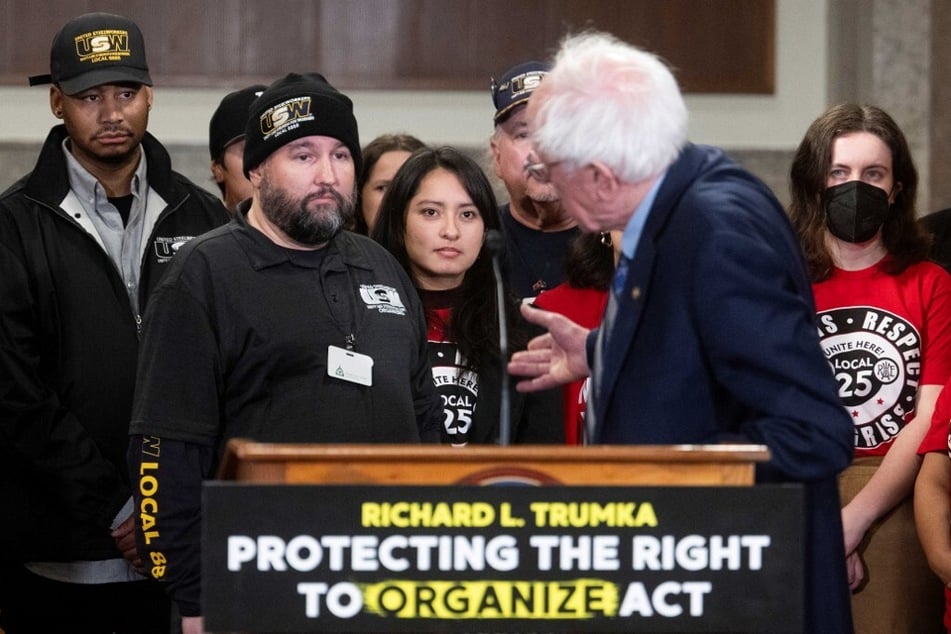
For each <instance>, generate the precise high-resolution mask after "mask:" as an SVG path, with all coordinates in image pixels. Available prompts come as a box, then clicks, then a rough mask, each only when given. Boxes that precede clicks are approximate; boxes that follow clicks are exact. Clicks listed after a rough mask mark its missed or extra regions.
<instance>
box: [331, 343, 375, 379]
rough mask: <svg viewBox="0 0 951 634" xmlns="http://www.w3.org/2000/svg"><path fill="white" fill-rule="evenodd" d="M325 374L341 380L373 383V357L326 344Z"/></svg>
mask: <svg viewBox="0 0 951 634" xmlns="http://www.w3.org/2000/svg"><path fill="white" fill-rule="evenodd" d="M327 375H328V376H332V377H333V378H335V379H340V380H341V381H349V382H350V383H359V384H360V385H369V386H372V385H373V358H372V357H368V356H367V355H365V354H360V353H359V352H354V351H353V350H347V349H346V348H338V347H337V346H327Z"/></svg>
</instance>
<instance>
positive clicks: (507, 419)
mask: <svg viewBox="0 0 951 634" xmlns="http://www.w3.org/2000/svg"><path fill="white" fill-rule="evenodd" d="M485 250H486V251H488V252H489V254H490V255H491V256H492V271H493V272H494V273H495V305H496V308H497V310H498V314H499V354H500V355H501V356H502V398H501V402H500V403H499V444H500V445H502V446H503V447H505V446H507V445H509V444H510V443H511V440H512V419H511V415H510V413H509V372H508V368H507V366H506V362H507V361H508V356H509V337H508V328H506V324H505V287H504V286H503V284H502V265H501V259H502V258H501V256H502V254H503V253H504V252H505V238H504V237H503V236H502V233H501V232H500V231H498V230H496V229H489V230H488V231H486V232H485Z"/></svg>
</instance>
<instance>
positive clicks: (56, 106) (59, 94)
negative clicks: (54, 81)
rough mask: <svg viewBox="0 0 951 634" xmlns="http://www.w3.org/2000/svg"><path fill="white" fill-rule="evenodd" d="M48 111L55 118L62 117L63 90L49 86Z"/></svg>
mask: <svg viewBox="0 0 951 634" xmlns="http://www.w3.org/2000/svg"><path fill="white" fill-rule="evenodd" d="M50 111H51V112H52V113H53V116H54V117H56V118H57V119H62V118H63V91H62V90H60V89H59V88H57V87H56V86H50Z"/></svg>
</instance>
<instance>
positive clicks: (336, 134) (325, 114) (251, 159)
mask: <svg viewBox="0 0 951 634" xmlns="http://www.w3.org/2000/svg"><path fill="white" fill-rule="evenodd" d="M314 135H317V136H329V137H333V138H335V139H339V140H340V141H341V142H342V143H343V144H344V145H346V146H347V148H348V149H349V150H350V154H351V155H352V156H353V165H354V169H355V171H354V173H355V174H359V173H360V165H361V163H362V158H361V155H360V135H359V133H358V131H357V120H356V119H355V118H354V116H353V102H352V101H350V98H349V97H347V96H346V95H344V94H342V93H340V92H338V91H337V89H336V88H334V87H333V86H331V85H330V84H329V83H327V80H326V79H324V78H323V76H322V75H319V74H318V73H309V74H306V75H302V74H298V73H290V74H288V75H287V76H285V77H282V78H281V79H278V80H277V81H275V82H274V83H273V84H271V85H270V86H268V87H267V90H265V91H264V92H263V93H261V96H260V97H258V98H257V99H255V100H254V102H252V104H251V109H250V111H249V118H248V125H247V128H246V129H245V137H244V175H245V176H247V175H248V173H249V172H250V171H251V170H252V169H254V168H255V167H257V166H258V165H260V164H261V163H262V162H263V161H264V159H266V158H267V157H268V156H270V155H271V154H272V153H273V152H274V151H275V150H277V149H278V148H280V147H282V146H284V145H287V144H288V143H290V142H291V141H293V140H295V139H299V138H301V137H305V136H314Z"/></svg>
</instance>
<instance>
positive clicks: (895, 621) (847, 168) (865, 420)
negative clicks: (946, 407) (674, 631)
mask: <svg viewBox="0 0 951 634" xmlns="http://www.w3.org/2000/svg"><path fill="white" fill-rule="evenodd" d="M790 182H791V193H792V203H791V206H790V217H791V219H792V222H793V225H794V226H795V227H796V229H797V231H798V232H799V235H800V239H801V241H802V245H803V250H804V253H805V256H806V262H807V265H808V267H809V273H810V275H811V277H812V281H813V293H814V295H815V302H816V310H817V313H818V314H817V327H818V329H819V336H820V340H821V344H822V348H823V351H824V352H825V354H826V358H827V359H828V361H829V364H830V366H831V368H832V370H833V373H834V374H835V377H836V380H837V381H838V383H839V396H840V397H841V398H842V402H843V406H845V407H846V409H847V410H848V411H849V413H850V415H851V416H852V420H853V421H854V422H855V460H854V461H853V464H852V466H850V467H849V468H848V469H847V470H846V471H845V472H843V474H842V476H841V478H840V492H841V494H842V501H843V503H844V504H845V506H844V508H843V509H842V524H843V529H844V535H845V551H846V554H847V565H848V570H849V583H850V587H851V588H852V590H853V598H852V613H853V618H854V620H855V627H856V631H873V630H874V631H888V632H921V631H927V630H928V629H929V626H930V627H931V628H933V627H934V625H935V623H936V620H937V617H936V615H935V614H934V610H933V609H932V608H933V607H934V604H935V603H938V602H936V601H932V599H933V598H934V597H936V596H937V595H936V593H935V592H934V590H935V588H936V584H935V583H934V577H933V575H931V573H930V571H928V569H927V565H926V563H925V561H924V557H923V554H922V552H921V548H920V546H919V544H918V541H917V539H916V534H915V527H914V518H913V512H912V507H911V493H912V488H913V485H914V480H915V476H916V475H917V473H918V468H919V466H920V464H921V459H920V458H919V457H918V455H917V450H918V446H919V445H920V444H921V440H922V438H923V437H924V435H925V433H926V431H927V429H928V426H929V423H930V421H931V415H932V412H933V411H934V406H935V400H936V399H937V396H938V393H939V392H940V390H941V387H942V386H943V385H944V383H945V381H946V380H947V379H948V377H949V376H951V276H949V275H948V274H947V273H946V272H945V271H944V270H943V269H941V268H940V267H939V266H937V265H935V264H933V263H931V262H928V261H926V259H927V255H928V249H929V241H928V239H927V237H926V236H925V234H924V233H923V231H922V230H921V229H920V228H919V226H918V224H917V222H916V221H915V196H916V193H917V187H918V174H917V171H916V170H915V166H914V163H913V162H912V158H911V154H910V151H909V149H908V144H907V142H906V141H905V137H904V135H903V134H902V132H901V130H900V129H899V128H898V125H897V124H896V123H895V121H894V120H893V119H892V118H891V117H890V116H889V115H888V114H887V113H885V112H884V111H883V110H881V109H879V108H876V107H873V106H859V105H854V104H844V105H839V106H835V107H833V108H831V109H829V110H828V111H827V112H826V113H825V114H823V115H822V116H821V117H819V118H818V119H816V121H814V122H813V123H812V125H811V126H810V127H809V130H808V131H807V132H806V135H805V138H804V139H803V141H802V143H801V144H800V146H799V149H798V150H797V152H796V156H795V159H794V161H793V164H792V169H791V173H790ZM863 561H864V566H865V567H867V568H868V569H869V571H870V574H869V575H865V570H864V567H863ZM910 597H914V599H913V600H912V599H910ZM929 601H930V603H929ZM938 601H940V599H938ZM916 619H917V620H916Z"/></svg>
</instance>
